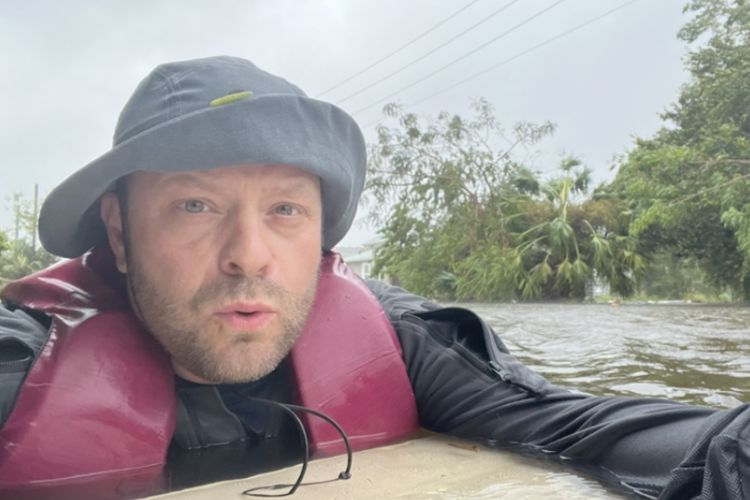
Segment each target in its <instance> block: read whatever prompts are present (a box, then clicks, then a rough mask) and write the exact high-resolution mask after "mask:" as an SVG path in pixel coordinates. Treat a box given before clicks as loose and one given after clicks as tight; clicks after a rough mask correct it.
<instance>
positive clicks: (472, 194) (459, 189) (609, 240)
mask: <svg viewBox="0 0 750 500" xmlns="http://www.w3.org/2000/svg"><path fill="white" fill-rule="evenodd" d="M474 109H475V113H476V115H475V116H474V117H472V118H471V119H468V120H466V119H464V118H461V117H459V116H456V115H450V114H448V113H441V114H440V115H438V117H437V119H436V120H435V121H433V122H432V123H428V124H426V125H424V124H422V123H421V122H420V120H419V119H418V117H417V116H416V115H414V114H410V113H406V112H404V110H402V109H401V108H399V107H398V106H395V105H390V106H388V107H387V108H386V113H387V114H388V115H389V116H391V117H392V118H396V119H397V120H398V123H399V126H398V127H397V128H388V127H380V128H379V129H378V142H377V144H375V145H373V146H371V155H370V158H371V162H370V165H369V168H370V172H369V181H368V184H367V190H366V196H367V199H368V201H369V202H370V203H376V204H377V205H378V207H380V209H379V210H373V211H371V214H372V217H373V218H374V219H375V222H376V223H379V224H380V225H381V226H382V230H381V234H382V236H383V237H384V242H383V245H382V246H381V248H380V250H379V252H378V254H377V256H376V272H377V271H380V270H384V271H386V272H387V273H388V274H390V275H392V276H396V277H398V278H399V280H400V281H401V283H402V284H403V285H405V286H406V287H407V288H409V289H411V290H413V291H415V292H417V293H421V294H425V295H429V296H434V297H435V296H436V297H449V298H457V299H461V300H468V299H472V300H480V299H481V300H508V299H514V298H519V297H520V298H526V299H533V298H542V297H546V298H560V297H576V298H582V297H583V296H584V294H585V285H586V283H587V282H588V281H590V280H591V279H593V278H594V276H595V274H596V275H598V276H600V277H602V278H604V279H606V280H608V281H609V282H610V283H611V284H612V286H613V288H615V289H616V290H617V291H620V292H622V293H629V292H630V291H632V286H631V285H632V282H633V278H634V276H635V274H636V273H637V272H638V271H639V268H638V266H639V265H640V261H639V260H638V259H639V258H640V257H639V256H638V255H637V254H636V253H635V251H634V250H628V249H627V248H626V247H627V246H628V245H631V243H632V242H631V240H630V239H629V238H628V237H627V235H626V234H624V233H623V232H622V231H621V229H622V228H626V227H627V224H622V223H621V222H620V221H619V215H618V214H617V213H616V212H618V211H621V208H622V205H621V204H620V203H618V202H612V201H600V202H589V203H588V204H581V202H580V200H579V198H582V197H583V195H584V194H585V193H586V191H587V189H588V183H589V182H588V179H589V175H588V171H587V170H586V169H585V168H583V167H582V166H581V165H580V164H579V162H577V161H575V160H565V161H564V162H563V165H562V175H561V176H559V177H557V178H554V179H551V180H549V181H547V182H541V181H540V180H539V178H538V177H539V176H538V174H536V173H535V172H533V171H532V170H531V169H530V168H529V167H528V166H526V165H525V164H524V161H523V159H521V158H519V156H520V154H521V153H523V152H524V151H527V152H528V151H529V150H530V149H531V148H533V146H534V145H535V144H537V143H538V142H539V141H540V140H542V139H543V138H545V137H547V136H548V135H550V134H551V133H552V132H553V130H554V127H553V125H552V124H550V123H544V124H541V125H533V124H529V123H520V124H517V125H516V126H514V127H513V128H512V130H511V131H510V132H509V133H506V131H505V130H504V129H503V127H502V126H501V125H500V124H499V123H497V121H496V120H495V118H494V115H493V112H492V108H491V107H490V105H489V104H488V103H487V102H486V101H484V100H479V101H477V102H476V103H475V105H474ZM587 210H592V213H594V212H596V211H597V210H598V211H599V213H598V214H596V215H597V217H598V218H596V219H595V220H594V219H592V220H591V221H590V220H589V216H588V214H587V213H586V211H587ZM604 211H609V213H607V214H606V216H602V212H604ZM592 221H593V222H592ZM613 221H617V223H616V224H613ZM607 224H610V225H607ZM615 225H616V226H617V227H616V228H614V226H615ZM627 252H631V253H630V255H632V256H633V258H631V261H630V262H626V259H625V256H626V254H627Z"/></svg>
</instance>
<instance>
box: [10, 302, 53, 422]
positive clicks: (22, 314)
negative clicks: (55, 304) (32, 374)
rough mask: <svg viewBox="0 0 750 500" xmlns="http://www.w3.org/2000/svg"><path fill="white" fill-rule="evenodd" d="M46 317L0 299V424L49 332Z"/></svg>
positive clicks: (11, 407)
mask: <svg viewBox="0 0 750 500" xmlns="http://www.w3.org/2000/svg"><path fill="white" fill-rule="evenodd" d="M48 330H49V320H48V319H47V318H46V317H36V316H32V315H31V314H30V313H28V312H26V311H24V310H22V309H14V308H12V307H11V306H8V305H6V304H2V303H0V427H2V424H3V423H5V420H6V419H7V418H8V415H10V412H11V410H12V409H13V403H14V402H15V400H16V394H17V393H18V389H19V388H20V387H21V383H22V382H23V379H24V378H25V377H26V374H27V373H28V371H29V369H30V368H31V364H32V362H33V360H34V359H36V356H37V355H38V354H39V352H40V351H41V350H42V347H43V346H44V343H45V342H46V341H47V337H48V335H49V331H48Z"/></svg>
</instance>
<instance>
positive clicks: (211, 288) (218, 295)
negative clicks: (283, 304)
mask: <svg viewBox="0 0 750 500" xmlns="http://www.w3.org/2000/svg"><path fill="white" fill-rule="evenodd" d="M290 295H291V294H290V292H289V290H287V289H286V288H284V287H283V286H281V285H279V284H277V283H274V282H272V281H269V280H267V279H264V278H252V277H246V276H237V277H234V276H222V277H220V278H217V279H216V280H214V281H212V282H210V283H207V284H205V285H203V286H201V287H200V288H199V289H198V291H197V292H196V293H195V295H194V296H193V298H192V299H191V300H190V305H191V307H192V308H194V309H200V308H203V307H210V306H212V305H215V304H216V305H220V304H223V303H226V302H240V301H250V300H259V299H260V300H267V299H271V300H274V301H275V302H278V301H280V300H285V299H287V298H289V297H290Z"/></svg>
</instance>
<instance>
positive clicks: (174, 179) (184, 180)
mask: <svg viewBox="0 0 750 500" xmlns="http://www.w3.org/2000/svg"><path fill="white" fill-rule="evenodd" d="M157 184H164V185H167V186H168V185H170V184H178V185H179V184H187V185H191V184H192V185H194V186H198V187H202V188H206V189H210V188H212V187H214V184H213V183H212V182H210V181H209V180H207V179H205V178H204V177H203V176H198V175H194V174H191V173H190V172H185V173H182V174H177V175H171V176H169V177H167V178H166V179H162V180H161V182H159V181H157Z"/></svg>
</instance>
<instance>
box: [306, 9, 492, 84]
mask: <svg viewBox="0 0 750 500" xmlns="http://www.w3.org/2000/svg"><path fill="white" fill-rule="evenodd" d="M478 1H479V0H472V1H471V2H469V3H467V4H466V5H464V6H463V7H461V8H460V9H458V10H457V11H456V12H454V13H453V14H451V15H449V16H448V17H446V18H445V19H443V20H442V21H440V22H438V23H437V24H435V25H434V26H432V27H431V28H429V29H428V30H427V31H424V32H422V33H421V34H419V35H417V36H416V37H414V38H412V39H411V40H410V41H408V42H406V43H405V44H404V45H402V46H401V47H399V48H397V49H396V50H394V51H393V52H391V53H390V54H388V55H385V56H383V57H381V58H380V59H378V60H377V61H375V62H374V63H372V64H370V65H369V66H367V67H366V68H364V69H361V70H359V71H358V72H356V73H354V74H353V75H351V76H349V77H348V78H346V79H345V80H342V81H340V82H339V83H337V84H336V85H334V86H333V87H329V88H327V89H326V90H324V91H323V92H321V93H319V94H318V95H317V97H318V98H320V97H322V96H324V95H325V94H327V93H329V92H330V91H332V90H335V89H337V88H339V87H341V86H342V85H344V84H345V83H349V82H350V81H352V80H353V79H355V78H356V77H358V76H359V75H361V74H362V73H364V72H366V71H368V70H371V69H372V68H374V67H375V66H377V65H378V64H380V63H382V62H383V61H385V60H387V59H389V58H391V57H393V56H395V55H396V54H398V53H399V52H401V51H402V50H404V49H405V48H407V47H409V46H410V45H412V44H413V43H415V42H417V41H419V40H421V39H422V38H424V37H425V36H426V35H428V34H430V33H432V32H433V31H435V30H436V29H437V28H439V27H440V26H442V25H443V24H445V23H446V22H448V21H450V20H451V19H453V18H454V17H456V16H457V15H458V14H460V13H461V12H463V11H465V10H466V9H468V8H469V7H471V6H472V5H474V4H475V3H477V2H478Z"/></svg>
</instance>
